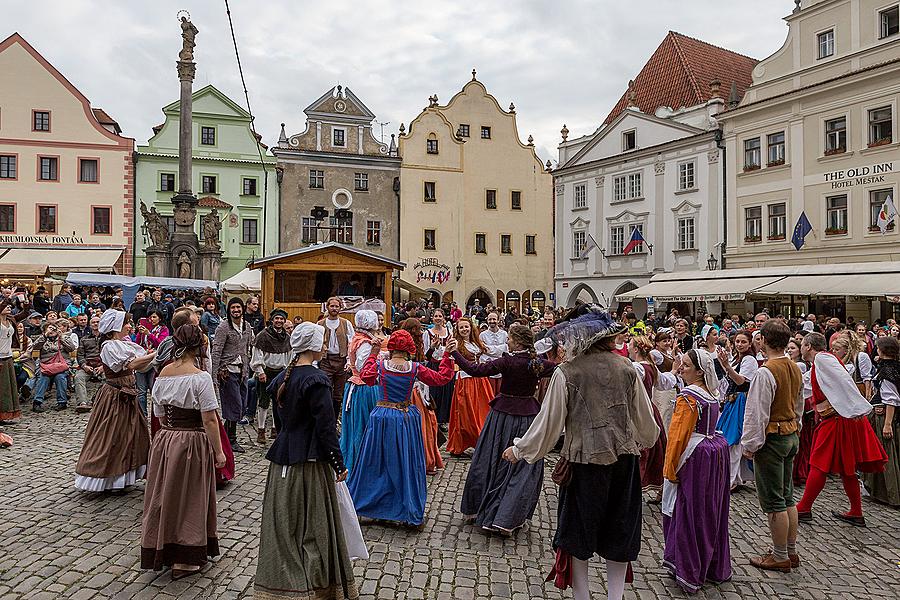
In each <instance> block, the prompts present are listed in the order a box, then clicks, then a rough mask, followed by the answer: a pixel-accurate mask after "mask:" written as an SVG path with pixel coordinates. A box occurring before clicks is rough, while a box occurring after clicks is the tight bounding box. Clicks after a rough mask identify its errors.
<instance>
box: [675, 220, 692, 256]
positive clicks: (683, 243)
mask: <svg viewBox="0 0 900 600" xmlns="http://www.w3.org/2000/svg"><path fill="white" fill-rule="evenodd" d="M694 229H695V221H694V217H682V218H680V219H678V249H679V250H694V249H696V246H695V245H694Z"/></svg>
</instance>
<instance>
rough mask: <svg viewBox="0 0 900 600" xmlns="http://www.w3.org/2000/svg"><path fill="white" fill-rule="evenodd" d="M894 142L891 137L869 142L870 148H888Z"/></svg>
mask: <svg viewBox="0 0 900 600" xmlns="http://www.w3.org/2000/svg"><path fill="white" fill-rule="evenodd" d="M892 141H893V138H891V137H883V138H881V139H880V140H875V141H874V142H869V148H877V147H878V146H887V145H888V144H890V143H891V142H892Z"/></svg>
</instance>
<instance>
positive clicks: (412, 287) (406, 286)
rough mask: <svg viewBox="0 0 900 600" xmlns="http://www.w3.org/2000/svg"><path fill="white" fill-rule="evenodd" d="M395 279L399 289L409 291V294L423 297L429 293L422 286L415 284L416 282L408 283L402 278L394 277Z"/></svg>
mask: <svg viewBox="0 0 900 600" xmlns="http://www.w3.org/2000/svg"><path fill="white" fill-rule="evenodd" d="M395 281H396V282H397V285H398V286H400V289H401V290H406V291H407V292H409V295H410V296H423V297H424V296H430V295H431V294H430V292H427V291H425V290H423V289H422V288H420V287H419V286H417V285H416V284H414V283H410V282H408V281H406V280H404V279H395Z"/></svg>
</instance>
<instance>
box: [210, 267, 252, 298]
mask: <svg viewBox="0 0 900 600" xmlns="http://www.w3.org/2000/svg"><path fill="white" fill-rule="evenodd" d="M219 289H220V290H221V291H223V292H231V293H232V294H241V293H246V292H260V291H261V290H262V271H260V270H259V269H244V270H243V271H241V272H239V273H237V274H235V275H233V276H231V277H229V278H228V279H226V280H225V281H223V282H222V283H220V284H219Z"/></svg>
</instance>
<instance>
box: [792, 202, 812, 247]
mask: <svg viewBox="0 0 900 600" xmlns="http://www.w3.org/2000/svg"><path fill="white" fill-rule="evenodd" d="M810 231H812V225H811V224H810V222H809V219H807V218H806V211H805V210H804V211H803V212H801V213H800V218H799V219H797V224H796V225H794V235H792V236H791V243H792V244H794V248H796V249H797V250H799V249H800V248H802V247H803V244H804V240H805V239H806V234H808V233H809V232H810Z"/></svg>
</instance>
